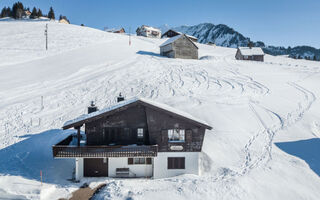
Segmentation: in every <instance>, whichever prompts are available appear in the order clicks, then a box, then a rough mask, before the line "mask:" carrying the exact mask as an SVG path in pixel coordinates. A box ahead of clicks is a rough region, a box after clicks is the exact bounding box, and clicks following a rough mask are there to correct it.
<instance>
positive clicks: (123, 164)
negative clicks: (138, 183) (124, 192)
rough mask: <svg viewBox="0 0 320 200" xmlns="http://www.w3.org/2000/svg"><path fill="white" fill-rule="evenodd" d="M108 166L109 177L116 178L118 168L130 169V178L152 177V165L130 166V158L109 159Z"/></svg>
mask: <svg viewBox="0 0 320 200" xmlns="http://www.w3.org/2000/svg"><path fill="white" fill-rule="evenodd" d="M152 160H153V159H152ZM108 165H109V170H108V175H109V177H116V168H129V170H130V174H129V175H130V177H152V164H151V165H147V164H134V165H128V158H109V162H108Z"/></svg>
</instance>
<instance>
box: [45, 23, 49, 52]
mask: <svg viewBox="0 0 320 200" xmlns="http://www.w3.org/2000/svg"><path fill="white" fill-rule="evenodd" d="M44 35H45V36H46V50H47V51H48V24H46V30H44Z"/></svg>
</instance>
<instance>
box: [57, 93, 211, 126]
mask: <svg viewBox="0 0 320 200" xmlns="http://www.w3.org/2000/svg"><path fill="white" fill-rule="evenodd" d="M135 102H142V103H144V104H147V105H151V106H154V107H157V108H160V109H162V110H166V111H168V112H170V113H173V114H175V115H178V116H180V117H184V118H187V119H189V120H192V121H194V122H197V123H200V124H203V125H205V126H206V127H207V128H209V129H211V127H210V126H209V125H208V124H207V123H206V122H205V121H203V120H201V119H197V118H195V117H193V116H192V115H190V114H189V113H186V112H184V111H181V110H178V109H176V108H173V107H171V106H168V105H166V104H163V103H159V102H154V101H152V100H149V99H145V98H132V99H128V100H125V101H121V102H118V103H116V104H115V105H112V106H110V107H107V108H104V109H102V110H98V111H96V112H92V113H89V114H84V115H81V116H79V117H77V118H75V119H73V120H69V121H67V122H65V123H64V125H63V128H64V129H66V128H71V127H73V125H79V123H84V122H85V121H87V120H89V119H91V118H94V117H96V116H99V115H102V114H105V113H107V112H110V111H113V110H116V109H118V108H121V107H123V106H126V105H129V104H132V103H135Z"/></svg>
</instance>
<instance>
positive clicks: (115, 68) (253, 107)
mask: <svg viewBox="0 0 320 200" xmlns="http://www.w3.org/2000/svg"><path fill="white" fill-rule="evenodd" d="M45 23H48V22H26V21H24V22H15V21H2V22H0V127H1V128H0V199H58V198H61V197H68V196H70V194H71V192H72V191H74V190H76V189H77V187H79V186H80V185H81V184H82V183H83V182H85V181H87V182H91V184H90V186H92V187H94V186H96V185H98V184H100V183H102V182H105V183H106V184H107V187H106V188H105V189H104V190H103V191H102V192H101V193H100V194H99V195H98V196H97V197H96V199H130V198H132V199H155V200H156V199H164V198H166V199H266V200H270V199H319V197H320V178H319V176H320V63H319V62H313V61H305V60H292V59H289V58H285V57H273V56H269V55H266V56H265V60H266V61H265V62H264V63H258V62H247V61H237V60H235V59H234V55H235V51H236V50H235V49H231V48H222V47H211V46H207V45H202V44H198V46H199V54H200V57H201V59H200V60H181V59H169V58H165V57H160V56H159V45H160V44H161V43H162V42H164V41H165V40H159V39H148V38H142V37H135V36H133V37H132V45H131V46H129V45H128V43H129V39H128V36H126V35H120V34H112V33H106V32H102V31H99V30H95V29H91V28H88V27H80V26H74V25H65V24H58V23H54V22H49V51H47V52H46V51H45V38H44V27H45ZM119 92H122V93H123V94H125V96H126V97H127V98H130V97H136V96H137V97H145V98H150V99H153V100H155V101H158V102H162V103H166V104H168V105H171V106H173V107H175V108H177V109H180V110H183V111H186V112H189V113H191V114H192V115H194V116H195V117H198V118H200V119H203V120H205V121H206V122H208V123H209V124H210V125H211V126H212V127H214V128H213V130H212V131H207V133H206V137H205V141H204V147H203V155H202V159H201V160H202V164H201V168H202V175H201V176H195V175H183V176H179V177H173V178H166V179H158V180H150V179H129V180H126V179H110V178H98V179H97V178H96V179H85V180H83V181H82V183H72V182H70V181H68V179H69V178H71V176H72V170H73V169H72V168H73V165H74V163H73V161H72V160H68V159H60V160H54V159H53V158H52V153H51V145H53V144H55V143H57V142H58V141H59V140H61V139H62V138H64V137H66V135H68V134H70V133H71V132H72V130H69V131H62V130H61V129H60V128H61V126H62V124H63V123H64V122H65V121H67V120H70V119H73V118H75V117H77V116H79V115H81V114H84V113H86V107H87V106H88V105H89V102H90V101H91V100H95V101H96V103H97V105H98V106H99V107H100V108H103V107H107V106H109V105H111V104H113V103H114V102H115V97H116V96H117V95H118V94H119ZM42 98H43V106H42V103H41V102H42ZM40 170H42V171H43V175H44V180H43V181H44V183H43V184H42V185H41V182H40Z"/></svg>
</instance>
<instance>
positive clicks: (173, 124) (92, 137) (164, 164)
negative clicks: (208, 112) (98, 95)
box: [52, 97, 212, 180]
mask: <svg viewBox="0 0 320 200" xmlns="http://www.w3.org/2000/svg"><path fill="white" fill-rule="evenodd" d="M83 126H84V130H85V134H81V132H80V129H81V127H83ZM69 128H74V129H76V130H77V134H74V135H70V136H69V137H67V138H65V139H64V140H62V141H61V142H59V143H58V144H56V145H54V146H53V147H52V148H53V157H54V158H69V159H75V179H76V180H80V179H81V178H82V177H152V178H163V177H170V176H176V175H180V174H185V173H188V174H199V173H200V171H199V167H200V166H199V162H200V160H199V156H200V152H201V149H202V144H203V140H204V135H205V131H206V129H209V130H211V129H212V128H211V127H210V126H209V125H208V124H206V123H205V122H204V121H202V120H199V119H196V118H194V117H193V116H191V115H190V114H188V113H185V112H182V111H179V110H177V109H175V108H172V107H170V106H168V105H165V104H161V103H158V102H153V101H151V100H148V99H144V98H133V99H128V100H124V98H123V97H119V98H118V103H116V104H115V105H113V106H111V107H108V108H104V109H102V110H98V109H97V107H96V106H95V105H94V104H92V105H91V106H90V107H88V114H86V115H82V116H80V117H78V118H76V119H73V120H71V121H67V122H66V123H65V124H64V125H63V129H69Z"/></svg>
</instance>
